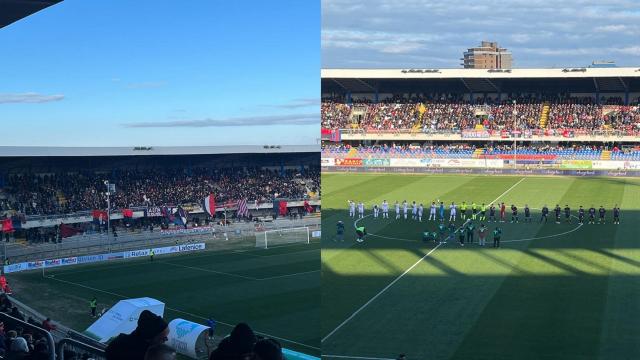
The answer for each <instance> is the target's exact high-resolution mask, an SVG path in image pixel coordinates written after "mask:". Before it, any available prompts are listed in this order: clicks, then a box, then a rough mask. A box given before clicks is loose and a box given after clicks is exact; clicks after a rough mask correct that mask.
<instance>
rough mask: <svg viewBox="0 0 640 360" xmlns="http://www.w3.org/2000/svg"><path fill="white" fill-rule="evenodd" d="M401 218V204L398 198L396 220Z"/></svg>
mask: <svg viewBox="0 0 640 360" xmlns="http://www.w3.org/2000/svg"><path fill="white" fill-rule="evenodd" d="M398 219H400V204H399V203H398V201H397V200H396V220H398Z"/></svg>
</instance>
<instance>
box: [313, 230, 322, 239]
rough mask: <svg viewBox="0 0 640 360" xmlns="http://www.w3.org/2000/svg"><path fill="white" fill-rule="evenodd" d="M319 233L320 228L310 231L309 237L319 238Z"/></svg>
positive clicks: (320, 232)
mask: <svg viewBox="0 0 640 360" xmlns="http://www.w3.org/2000/svg"><path fill="white" fill-rule="evenodd" d="M321 234H322V231H321V230H315V231H312V232H311V237H314V238H319V237H320V236H321Z"/></svg>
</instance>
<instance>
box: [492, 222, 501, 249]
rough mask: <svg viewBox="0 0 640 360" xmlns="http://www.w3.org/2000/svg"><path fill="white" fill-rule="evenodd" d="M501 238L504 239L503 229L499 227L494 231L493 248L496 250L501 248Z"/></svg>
mask: <svg viewBox="0 0 640 360" xmlns="http://www.w3.org/2000/svg"><path fill="white" fill-rule="evenodd" d="M501 237H502V229H501V228H499V227H497V228H495V230H493V247H494V248H499V247H500V238H501Z"/></svg>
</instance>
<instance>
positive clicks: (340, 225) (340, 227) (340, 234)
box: [333, 221, 344, 241]
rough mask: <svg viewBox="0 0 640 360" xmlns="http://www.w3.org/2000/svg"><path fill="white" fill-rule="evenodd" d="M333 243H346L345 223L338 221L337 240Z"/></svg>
mask: <svg viewBox="0 0 640 360" xmlns="http://www.w3.org/2000/svg"><path fill="white" fill-rule="evenodd" d="M333 241H344V223H343V222H342V221H338V225H337V228H336V238H335V239H334V240H333Z"/></svg>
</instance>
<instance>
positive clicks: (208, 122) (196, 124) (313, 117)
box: [123, 113, 320, 128]
mask: <svg viewBox="0 0 640 360" xmlns="http://www.w3.org/2000/svg"><path fill="white" fill-rule="evenodd" d="M319 122H320V114H319V113H309V114H290V115H266V116H247V117H232V118H226V119H214V118H207V119H199V120H175V121H149V122H135V123H127V124H123V126H124V127H128V128H176V127H188V128H203V127H230V126H274V125H315V124H318V123H319Z"/></svg>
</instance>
